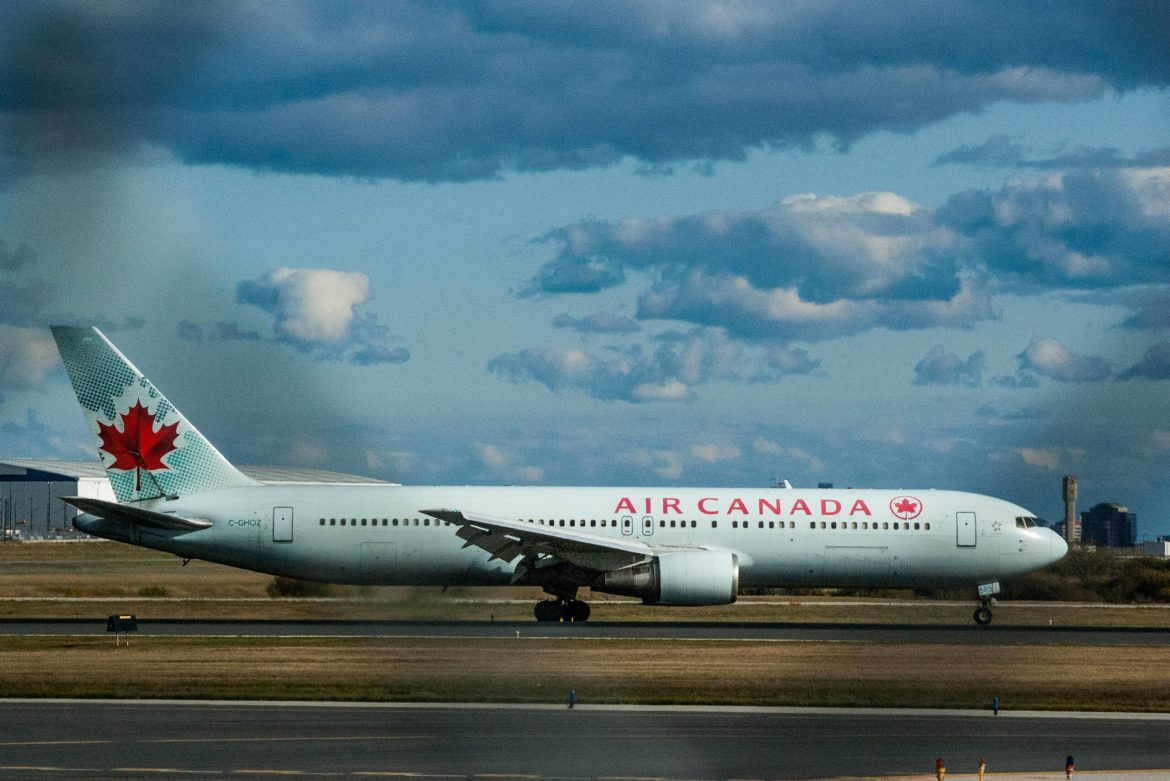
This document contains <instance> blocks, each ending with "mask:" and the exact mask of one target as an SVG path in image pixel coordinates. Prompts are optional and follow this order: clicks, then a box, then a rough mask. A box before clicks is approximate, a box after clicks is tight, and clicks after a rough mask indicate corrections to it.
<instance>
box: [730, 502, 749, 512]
mask: <svg viewBox="0 0 1170 781" xmlns="http://www.w3.org/2000/svg"><path fill="white" fill-rule="evenodd" d="M732 513H741V514H742V515H747V514H748V511H747V505H746V504H744V503H743V499H732V500H731V504H730V505H728V507H727V514H728V515H731V514H732Z"/></svg>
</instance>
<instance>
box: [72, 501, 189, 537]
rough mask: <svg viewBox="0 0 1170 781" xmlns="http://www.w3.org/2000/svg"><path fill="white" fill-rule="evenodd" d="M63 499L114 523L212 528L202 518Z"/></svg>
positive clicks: (182, 529)
mask: <svg viewBox="0 0 1170 781" xmlns="http://www.w3.org/2000/svg"><path fill="white" fill-rule="evenodd" d="M61 499H62V500H63V501H66V502H69V504H71V505H73V506H74V507H76V508H77V509H78V510H81V511H82V512H87V513H92V514H94V515H97V516H99V517H101V518H108V519H110V520H112V521H124V522H126V523H132V524H137V525H139V526H154V527H156V528H159V529H174V530H177V531H188V532H191V531H198V530H199V529H209V528H211V521H206V520H204V519H202V518H184V517H182V516H179V515H171V514H170V513H156V512H155V511H154V510H147V509H145V508H143V507H136V506H134V505H132V504H118V503H117V502H104V501H102V500H101V499H90V498H88V497H84V496H62V497H61Z"/></svg>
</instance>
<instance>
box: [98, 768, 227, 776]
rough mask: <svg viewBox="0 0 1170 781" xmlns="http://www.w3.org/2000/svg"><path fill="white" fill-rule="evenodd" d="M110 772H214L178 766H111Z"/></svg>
mask: <svg viewBox="0 0 1170 781" xmlns="http://www.w3.org/2000/svg"><path fill="white" fill-rule="evenodd" d="M110 772H111V773H157V774H159V775H171V776H186V775H207V774H210V773H215V772H216V771H213V770H184V769H183V768H179V767H112V768H110Z"/></svg>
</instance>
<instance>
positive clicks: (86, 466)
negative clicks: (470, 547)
mask: <svg viewBox="0 0 1170 781" xmlns="http://www.w3.org/2000/svg"><path fill="white" fill-rule="evenodd" d="M237 469H239V470H240V471H241V472H243V473H244V474H246V475H247V476H248V477H251V478H252V479H253V480H259V481H260V482H262V483H384V484H386V485H391V483H386V481H384V480H375V479H374V478H372V477H363V476H361V475H350V474H345V473H343V472H329V471H327V470H324V469H302V468H300V467H295V466H239V467H237ZM30 471H32V472H47V473H49V474H53V475H60V476H61V477H63V478H67V479H78V478H83V477H87V478H93V477H97V478H104V477H105V476H106V470H105V468H104V467H103V466H102V465H101V463H100V462H98V461H63V460H60V459H52V458H5V459H0V481H3V480H4V478H5V476H20V477H23V476H25V475H27V474H28V473H29V472H30Z"/></svg>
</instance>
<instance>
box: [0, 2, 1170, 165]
mask: <svg viewBox="0 0 1170 781" xmlns="http://www.w3.org/2000/svg"><path fill="white" fill-rule="evenodd" d="M1168 17H1170V10H1167V6H1166V5H1165V4H1161V3H1155V2H1144V3H1140V2H1135V3H1129V4H1127V5H1126V6H1125V11H1124V12H1123V13H1119V12H1118V11H1117V9H1116V7H1115V6H1114V5H1113V4H1111V3H1104V2H1102V3H1091V2H1082V3H1009V2H1003V3H992V4H987V3H982V4H975V3H949V4H937V3H926V2H911V3H902V4H899V5H897V6H888V5H884V4H871V3H863V2H830V3H818V4H772V3H742V4H740V3H737V4H727V3H718V4H716V3H659V2H610V3H588V4H585V3H567V4H548V3H537V2H523V3H508V2H498V3H468V4H453V5H452V4H431V3H421V2H420V3H411V2H399V3H373V2H370V3H360V2H354V3H342V4H336V3H298V4H295V5H294V4H280V5H270V4H247V5H235V4H227V3H197V4H173V3H135V4H131V3H119V2H112V3H93V4H81V3H67V2H41V3H15V4H8V5H6V6H4V8H3V9H0V114H2V115H3V120H2V121H3V122H4V125H5V129H6V131H7V132H6V133H5V136H6V139H7V140H6V142H5V146H4V149H3V155H2V157H0V161H2V163H3V165H2V166H0V170H3V171H7V172H8V175H9V176H11V175H14V174H15V173H19V172H23V171H27V170H34V169H35V168H36V167H38V166H43V165H48V164H54V165H59V164H61V163H62V162H63V161H66V162H69V163H72V164H78V163H80V164H85V163H86V162H87V161H90V162H92V159H91V158H92V157H94V156H99V157H100V156H101V155H105V154H110V153H115V154H117V153H122V152H127V151H131V150H134V149H137V148H138V147H140V146H142V145H154V146H159V147H162V148H165V149H169V150H171V151H172V152H173V153H174V154H176V155H177V156H178V157H179V158H180V159H182V160H185V161H188V162H192V163H208V164H214V163H224V164H229V165H238V166H243V167H247V168H254V169H268V170H278V171H290V172H312V173H322V174H328V175H350V176H358V177H393V178H399V179H407V180H424V181H439V180H469V179H481V178H488V177H493V176H497V175H499V174H501V173H502V172H505V171H509V170H520V171H523V170H551V169H558V168H585V167H591V166H598V165H607V164H610V163H613V162H614V161H616V160H619V159H621V158H622V157H623V156H630V157H634V158H637V159H639V160H640V161H641V162H642V163H643V164H645V165H646V166H647V167H648V168H649V169H653V170H669V169H670V164H671V163H673V162H680V161H712V160H738V159H743V158H744V156H745V154H746V153H747V151H748V150H749V149H752V148H759V147H768V146H808V145H811V144H813V143H815V142H816V140H817V139H818V138H822V137H829V138H832V139H835V140H836V142H837V143H838V144H842V145H845V144H848V143H850V142H851V141H853V140H855V139H857V138H860V137H861V136H863V135H865V134H867V133H870V132H873V131H875V130H883V129H884V130H896V131H912V130H914V129H916V128H919V127H922V126H924V125H926V124H929V123H932V122H935V121H938V120H940V119H942V118H945V117H948V116H951V115H953V114H955V113H958V112H969V111H977V110H979V109H980V108H983V107H986V106H988V105H990V104H992V103H994V102H997V101H1004V100H1008V101H1052V100H1056V101H1067V100H1082V99H1085V98H1088V97H1092V96H1095V95H1098V94H1100V93H1101V92H1102V90H1104V89H1106V88H1109V87H1114V88H1119V89H1127V88H1134V87H1139V86H1143V85H1164V84H1166V83H1167V82H1168V81H1170V65H1168V55H1167V53H1166V52H1167V49H1166V47H1165V46H1164V41H1163V40H1162V38H1161V34H1160V32H1159V31H1165V30H1166V29H1168V28H1170V18H1168ZM973 30H977V31H978V34H972V31H973Z"/></svg>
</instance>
